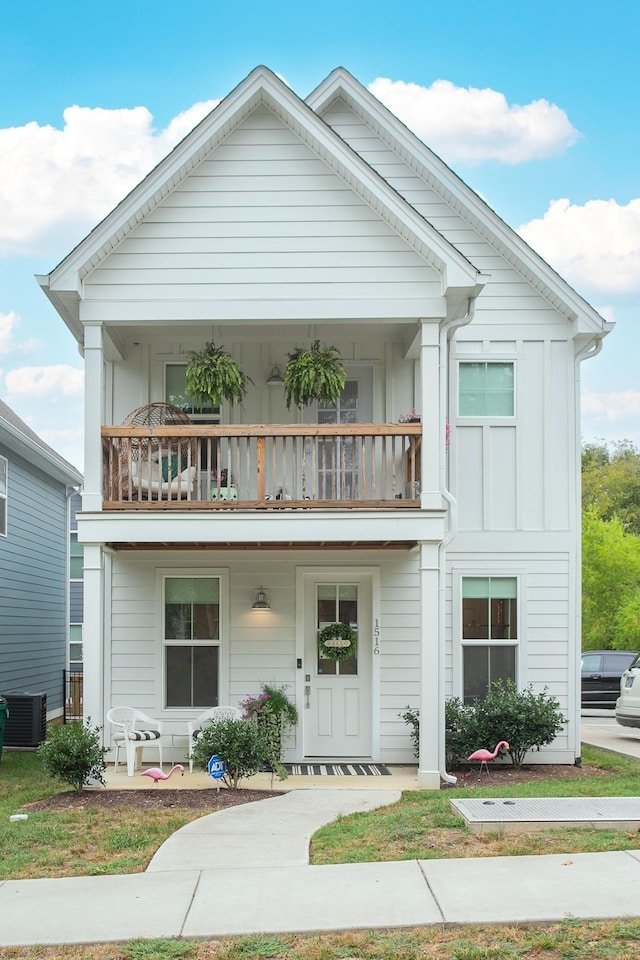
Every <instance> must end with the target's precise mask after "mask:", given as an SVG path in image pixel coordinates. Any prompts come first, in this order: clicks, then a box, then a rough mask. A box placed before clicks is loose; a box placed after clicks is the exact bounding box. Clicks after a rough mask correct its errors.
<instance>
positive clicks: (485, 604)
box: [462, 577, 519, 703]
mask: <svg viewBox="0 0 640 960" xmlns="http://www.w3.org/2000/svg"><path fill="white" fill-rule="evenodd" d="M518 645H519V639H518V579H517V577H463V578H462V699H463V700H464V702H465V703H472V702H473V701H475V700H478V699H482V698H483V697H484V696H485V695H486V693H487V691H488V689H489V687H490V686H491V684H492V683H494V682H495V681H496V680H512V681H513V682H514V683H515V682H516V677H517V666H518V665H517V657H518Z"/></svg>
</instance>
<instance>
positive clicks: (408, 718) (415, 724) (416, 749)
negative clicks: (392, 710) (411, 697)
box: [398, 705, 420, 760]
mask: <svg viewBox="0 0 640 960" xmlns="http://www.w3.org/2000/svg"><path fill="white" fill-rule="evenodd" d="M398 716H399V717H400V719H401V720H404V722H405V723H408V724H409V726H410V727H411V730H410V731H409V736H410V737H411V746H412V747H413V755H414V757H415V758H416V760H417V759H418V758H419V756H420V711H419V710H418V708H417V707H410V706H408V705H407V706H406V707H405V708H404V713H399V714H398Z"/></svg>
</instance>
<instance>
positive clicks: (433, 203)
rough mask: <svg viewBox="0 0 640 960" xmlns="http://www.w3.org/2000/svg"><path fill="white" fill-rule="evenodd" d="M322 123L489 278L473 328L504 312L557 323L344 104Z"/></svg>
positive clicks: (526, 286)
mask: <svg viewBox="0 0 640 960" xmlns="http://www.w3.org/2000/svg"><path fill="white" fill-rule="evenodd" d="M322 119H323V120H324V121H325V122H326V123H328V124H329V126H331V127H332V128H333V129H334V130H335V131H336V133H338V134H339V135H340V136H341V137H342V138H343V139H344V140H346V142H347V143H348V144H349V145H350V146H351V147H352V148H353V149H354V150H356V151H357V152H358V153H359V154H360V155H361V156H362V158H363V159H364V160H366V161H367V163H369V164H370V165H371V166H372V167H373V168H374V169H375V170H376V171H377V172H378V173H379V174H380V175H381V176H383V177H384V178H385V179H386V180H387V181H388V182H389V183H390V184H391V186H392V187H393V188H394V189H395V190H397V191H398V193H400V194H401V195H402V196H403V197H405V199H406V200H408V201H409V203H411V204H412V206H414V207H415V209H416V210H417V211H418V212H419V213H421V214H422V216H423V217H425V219H426V220H428V221H429V223H431V224H432V226H434V227H435V229H436V230H438V231H439V232H440V233H442V235H443V236H444V237H446V239H447V240H449V242H450V243H452V244H453V245H454V246H455V247H456V248H457V249H458V250H459V251H460V253H462V254H463V255H464V256H466V257H467V258H468V259H469V260H470V261H471V262H472V263H473V264H474V266H475V267H477V268H478V269H479V270H482V271H486V272H487V273H488V274H489V275H490V279H489V281H488V283H487V284H486V286H485V288H484V290H483V291H482V293H481V294H480V296H479V297H478V300H477V305H476V320H474V327H475V325H476V323H482V322H485V321H488V322H491V320H492V318H495V321H496V322H498V323H500V324H503V323H504V316H503V312H504V311H505V310H507V311H509V312H511V313H513V314H514V319H515V323H516V324H518V323H519V322H520V320H519V318H520V311H521V310H527V311H530V312H532V313H534V314H537V313H541V314H545V313H546V314H550V315H551V316H552V318H553V320H554V321H555V322H556V323H557V322H558V316H557V314H554V313H553V311H551V310H550V308H549V304H548V303H547V302H546V301H545V300H544V299H543V298H542V297H540V296H539V295H538V294H536V292H535V291H534V290H533V288H532V287H531V286H530V284H529V283H528V282H527V281H526V280H524V279H523V278H522V276H521V275H520V274H519V273H518V272H517V271H516V270H515V269H514V268H513V267H512V266H511V265H510V264H509V263H507V262H506V261H505V259H504V258H503V257H502V256H500V254H499V253H498V252H497V251H496V250H494V249H493V248H492V247H491V246H490V244H489V243H488V242H487V241H486V240H484V238H483V237H481V236H480V235H479V234H478V233H477V232H476V230H475V229H474V228H473V226H472V225H470V224H469V223H467V222H466V221H465V220H464V219H463V217H461V216H460V215H459V214H458V212H457V211H456V210H454V209H453V208H452V207H451V206H450V205H449V203H447V201H446V200H445V199H444V198H443V197H441V196H439V195H438V194H437V193H436V192H435V191H434V190H433V189H432V188H431V186H430V185H429V184H428V183H427V182H426V181H425V180H423V179H422V178H421V177H420V176H419V175H418V173H416V172H415V171H413V170H412V169H411V168H410V167H409V166H408V164H407V163H405V161H404V160H403V158H402V157H401V156H399V155H398V154H397V153H395V152H394V150H393V149H392V148H391V147H390V146H388V145H387V144H386V143H384V142H383V140H382V139H381V138H380V137H378V136H377V134H376V133H375V131H374V130H373V129H371V128H370V127H369V126H367V125H366V124H365V123H364V122H363V121H362V120H361V119H360V118H359V117H358V116H356V115H355V114H354V113H353V111H352V110H351V109H350V108H349V107H348V106H347V104H346V103H345V102H344V101H343V100H341V99H337V100H336V101H334V102H333V103H332V104H330V106H329V107H328V109H327V110H326V111H325V112H324V113H323V114H322ZM516 314H517V317H516V316H515V315H516ZM460 335H461V334H460V333H459V334H458V336H460ZM464 335H465V334H464V333H462V336H464Z"/></svg>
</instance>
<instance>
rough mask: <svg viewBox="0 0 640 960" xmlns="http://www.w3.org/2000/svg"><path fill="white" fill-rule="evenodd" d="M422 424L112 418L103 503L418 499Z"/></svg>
mask: <svg viewBox="0 0 640 960" xmlns="http://www.w3.org/2000/svg"><path fill="white" fill-rule="evenodd" d="M421 433H422V427H421V424H419V423H418V424H411V423H401V424H351V425H345V424H341V425H337V426H333V425H331V426H327V425H323V426H319V425H301V424H276V425H270V424H266V425H265V424H258V425H236V426H199V425H197V424H189V425H180V426H163V427H131V426H122V427H103V428H102V438H103V450H104V460H103V468H104V470H103V472H104V487H103V498H104V509H106V510H118V509H120V510H122V509H158V508H160V509H166V508H178V509H189V508H198V509H205V508H211V509H223V510H224V509H238V508H242V509H247V508H248V509H262V510H264V509H274V508H275V509H278V508H285V509H286V508H288V507H291V508H293V507H300V506H303V507H306V508H307V509H313V508H322V509H326V508H330V507H334V508H344V507H357V506H360V507H367V508H375V507H378V508H385V509H389V508H390V507H394V508H404V507H414V508H415V507H417V506H419V482H420V440H421Z"/></svg>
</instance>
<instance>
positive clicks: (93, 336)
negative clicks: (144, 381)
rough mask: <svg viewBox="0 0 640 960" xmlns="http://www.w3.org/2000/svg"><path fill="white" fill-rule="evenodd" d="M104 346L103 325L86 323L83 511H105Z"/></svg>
mask: <svg viewBox="0 0 640 960" xmlns="http://www.w3.org/2000/svg"><path fill="white" fill-rule="evenodd" d="M103 422H104V349H103V342H102V324H100V323H85V324H84V489H83V493H82V509H83V510H102V437H101V434H100V428H101V427H102V424H103Z"/></svg>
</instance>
